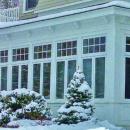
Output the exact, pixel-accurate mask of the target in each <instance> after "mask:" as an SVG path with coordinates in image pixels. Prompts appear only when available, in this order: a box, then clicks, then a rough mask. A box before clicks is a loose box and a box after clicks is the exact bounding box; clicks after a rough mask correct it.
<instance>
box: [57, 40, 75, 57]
mask: <svg viewBox="0 0 130 130" xmlns="http://www.w3.org/2000/svg"><path fill="white" fill-rule="evenodd" d="M76 54H77V41H68V42H63V43H57V56H58V57H61V56H71V55H76Z"/></svg>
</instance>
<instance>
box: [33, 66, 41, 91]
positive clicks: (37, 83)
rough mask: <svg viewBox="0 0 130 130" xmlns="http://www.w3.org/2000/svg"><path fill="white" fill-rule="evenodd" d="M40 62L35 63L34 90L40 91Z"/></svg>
mask: <svg viewBox="0 0 130 130" xmlns="http://www.w3.org/2000/svg"><path fill="white" fill-rule="evenodd" d="M40 67H41V66H40V64H34V65H33V90H34V91H35V92H38V93H39V92H40Z"/></svg>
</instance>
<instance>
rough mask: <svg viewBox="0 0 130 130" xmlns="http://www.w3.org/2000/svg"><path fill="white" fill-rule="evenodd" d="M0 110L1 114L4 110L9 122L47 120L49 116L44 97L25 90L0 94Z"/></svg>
mask: <svg viewBox="0 0 130 130" xmlns="http://www.w3.org/2000/svg"><path fill="white" fill-rule="evenodd" d="M0 108H1V112H4V111H5V110H6V112H7V113H8V115H9V118H10V120H11V121H12V120H14V119H34V120H36V119H40V120H44V119H49V118H50V115H51V114H50V111H48V110H49V108H47V103H46V100H45V99H44V97H43V96H41V95H40V94H38V93H36V92H34V91H29V90H27V89H16V90H13V91H2V92H0ZM1 117H2V116H0V118H1ZM0 121H1V120H0ZM7 123H8V122H7Z"/></svg>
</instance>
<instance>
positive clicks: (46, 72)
mask: <svg viewBox="0 0 130 130" xmlns="http://www.w3.org/2000/svg"><path fill="white" fill-rule="evenodd" d="M50 76H51V63H44V65H43V96H44V97H45V98H46V99H49V98H50Z"/></svg>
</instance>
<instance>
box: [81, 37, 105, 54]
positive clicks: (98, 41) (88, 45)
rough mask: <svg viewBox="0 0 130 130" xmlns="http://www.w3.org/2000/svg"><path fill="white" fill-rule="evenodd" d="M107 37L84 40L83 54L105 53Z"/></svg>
mask: <svg viewBox="0 0 130 130" xmlns="http://www.w3.org/2000/svg"><path fill="white" fill-rule="evenodd" d="M105 43H106V37H95V38H88V39H84V40H83V54H88V53H97V52H105Z"/></svg>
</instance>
